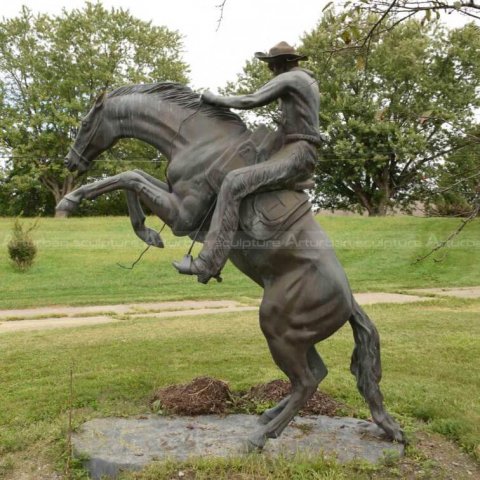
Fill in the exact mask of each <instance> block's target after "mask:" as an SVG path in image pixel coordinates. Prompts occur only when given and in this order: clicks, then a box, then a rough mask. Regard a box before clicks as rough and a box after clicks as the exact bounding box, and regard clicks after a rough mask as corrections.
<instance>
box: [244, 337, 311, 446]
mask: <svg viewBox="0 0 480 480" xmlns="http://www.w3.org/2000/svg"><path fill="white" fill-rule="evenodd" d="M267 341H268V346H269V347H270V352H271V353H272V357H273V359H274V360H275V363H276V364H277V365H278V366H279V367H280V368H281V369H282V370H283V372H284V373H285V374H286V375H287V376H288V378H289V379H290V382H291V383H292V393H291V394H290V396H289V397H287V398H286V399H285V400H284V401H283V402H280V403H281V406H280V405H279V406H278V408H279V410H280V411H279V413H278V414H277V415H276V416H275V417H274V418H273V419H271V420H270V421H269V422H268V423H267V424H266V425H264V426H262V427H261V428H260V429H259V430H258V431H256V432H255V433H254V434H253V435H252V436H250V437H249V438H248V448H249V449H250V450H254V449H261V448H263V446H264V445H265V442H266V441H267V438H277V437H278V436H279V435H280V434H281V433H282V432H283V430H284V429H285V427H286V426H287V425H288V424H289V423H290V421H291V420H292V419H293V417H294V416H295V415H296V414H297V412H298V411H299V410H300V409H301V408H302V407H303V406H304V405H305V403H306V402H307V401H308V399H309V398H310V397H311V396H312V395H313V393H314V392H315V391H316V389H317V386H318V380H317V378H316V377H315V375H314V374H313V372H312V370H311V369H310V366H309V363H308V360H307V350H308V348H306V347H305V346H303V345H294V343H293V342H288V341H286V340H285V339H283V338H281V337H280V338H279V337H276V338H267Z"/></svg>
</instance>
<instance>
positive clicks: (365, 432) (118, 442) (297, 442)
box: [73, 415, 404, 479]
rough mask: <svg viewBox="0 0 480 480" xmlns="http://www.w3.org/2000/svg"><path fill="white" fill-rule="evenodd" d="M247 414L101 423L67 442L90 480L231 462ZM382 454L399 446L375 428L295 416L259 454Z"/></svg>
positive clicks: (252, 425)
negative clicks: (194, 462) (156, 467)
mask: <svg viewBox="0 0 480 480" xmlns="http://www.w3.org/2000/svg"><path fill="white" fill-rule="evenodd" d="M257 420H258V417H256V416H253V415H228V416H224V417H222V416H218V415H203V416H197V417H161V416H156V415H148V416H145V417H141V418H135V419H125V418H101V419H97V420H91V421H89V422H87V423H85V424H84V425H83V426H82V428H81V429H80V431H79V432H78V433H76V434H75V435H74V437H73V446H74V451H75V454H76V455H77V456H82V457H84V456H86V457H87V458H88V460H86V463H85V464H86V467H87V469H88V471H89V472H90V475H91V477H92V478H93V479H100V478H101V477H102V476H103V475H105V476H110V477H112V478H115V476H116V475H117V474H118V473H119V472H120V471H121V470H140V469H142V468H143V467H145V466H146V465H148V464H149V463H151V462H153V461H161V460H165V459H167V458H169V459H172V458H173V459H177V460H180V461H181V460H185V459H187V458H191V457H206V456H208V457H233V456H240V455H243V454H244V453H243V452H244V441H245V439H246V438H247V437H248V436H249V435H250V434H252V432H254V431H255V429H257V428H258V427H259V425H258V424H257ZM386 451H390V452H391V451H393V452H395V454H397V455H400V456H401V455H403V453H404V447H403V445H401V444H397V443H391V442H389V441H387V440H385V437H384V434H383V432H382V430H381V429H380V428H378V427H377V426H376V425H375V424H373V423H370V422H366V421H362V420H358V419H354V418H346V417H335V418H331V417H325V416H312V417H303V418H302V417H298V418H297V419H296V420H295V421H294V422H292V423H291V424H290V425H289V426H288V428H287V429H285V431H284V432H283V434H282V435H281V437H280V438H278V439H272V440H269V441H268V442H267V445H266V446H265V449H264V450H263V452H264V454H265V455H272V456H274V455H280V454H283V455H294V454H296V453H299V454H302V455H315V456H318V455H326V456H333V457H336V458H337V460H338V461H339V462H348V461H351V460H354V459H362V460H366V461H369V462H372V463H376V462H378V461H379V460H380V459H382V458H383V456H384V454H385V452H386Z"/></svg>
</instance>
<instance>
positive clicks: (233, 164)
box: [205, 125, 315, 241]
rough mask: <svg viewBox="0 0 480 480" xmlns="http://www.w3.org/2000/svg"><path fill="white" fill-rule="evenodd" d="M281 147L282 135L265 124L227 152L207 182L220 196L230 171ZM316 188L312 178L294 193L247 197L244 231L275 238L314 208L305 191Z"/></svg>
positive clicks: (261, 237)
mask: <svg viewBox="0 0 480 480" xmlns="http://www.w3.org/2000/svg"><path fill="white" fill-rule="evenodd" d="M280 147H281V138H280V136H279V135H278V134H277V133H276V132H272V131H270V130H269V129H268V128H267V127H265V126H263V125H261V126H260V127H259V128H257V129H256V130H255V131H254V132H248V133H246V134H245V135H244V136H243V137H242V138H240V140H239V141H238V142H237V143H236V144H235V145H232V146H231V147H230V148H229V149H227V150H226V151H225V152H224V153H223V155H221V156H220V157H219V158H218V159H217V160H216V161H215V162H214V163H213V164H212V165H211V166H210V167H209V168H208V170H207V171H206V173H205V175H206V179H207V181H208V183H209V184H210V186H211V187H212V188H213V190H214V191H215V192H217V193H218V192H219V190H220V186H221V185H222V182H223V179H224V178H225V176H226V175H227V173H228V172H230V171H232V170H235V169H237V168H242V167H246V166H249V165H255V164H257V163H260V162H263V161H265V160H267V159H268V158H270V156H271V155H272V154H273V153H275V152H276V151H277V150H278V149H279V148H280ZM314 185H315V183H314V181H313V179H312V180H309V181H307V182H302V183H298V184H296V185H295V186H294V188H293V189H292V190H275V191H271V192H262V193H255V194H252V195H249V196H247V197H245V198H244V199H243V201H242V203H241V205H240V228H241V229H242V230H243V231H244V232H245V233H246V234H247V235H249V236H250V237H252V238H254V239H255V240H260V241H265V240H270V239H273V238H275V237H276V236H277V235H278V234H279V233H281V232H284V231H286V230H288V229H289V228H290V227H291V226H292V225H293V224H294V223H295V222H296V221H297V220H299V219H300V218H301V217H302V216H303V215H305V214H306V213H307V212H308V211H310V209H311V205H310V202H309V199H308V195H307V194H306V193H305V192H304V190H307V189H309V188H313V186H314Z"/></svg>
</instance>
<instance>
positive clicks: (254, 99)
mask: <svg viewBox="0 0 480 480" xmlns="http://www.w3.org/2000/svg"><path fill="white" fill-rule="evenodd" d="M287 77H288V75H286V74H283V75H279V76H278V77H275V78H273V79H272V80H270V81H269V82H268V83H266V84H265V85H264V86H263V87H262V88H260V89H259V90H257V91H256V92H255V93H251V94H249V95H239V96H236V97H223V96H221V95H215V94H213V93H212V92H208V91H207V92H205V93H204V94H203V95H202V100H203V101H205V102H206V103H209V104H210V105H218V106H219V107H229V108H238V109H241V110H242V109H244V110H247V109H249V108H255V107H263V106H264V105H267V104H269V103H270V102H273V101H274V100H276V99H277V98H280V97H281V96H282V95H283V94H285V93H286V91H287V90H288V86H289V82H288V78H287Z"/></svg>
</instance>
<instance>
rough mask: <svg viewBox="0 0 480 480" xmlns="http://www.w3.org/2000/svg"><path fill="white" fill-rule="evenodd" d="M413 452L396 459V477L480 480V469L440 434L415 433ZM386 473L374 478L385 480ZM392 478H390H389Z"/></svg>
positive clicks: (394, 465) (377, 474)
mask: <svg viewBox="0 0 480 480" xmlns="http://www.w3.org/2000/svg"><path fill="white" fill-rule="evenodd" d="M411 440H412V447H413V452H412V453H407V456H406V457H404V458H400V459H394V460H393V462H392V465H389V464H388V462H386V465H385V466H387V467H389V466H390V467H392V468H394V469H395V470H396V472H397V478H402V479H404V480H417V479H432V480H433V479H435V480H467V479H468V480H480V467H479V465H478V464H477V463H476V462H475V460H473V459H472V458H471V457H469V456H468V455H467V454H466V453H464V452H462V451H461V450H460V449H459V448H458V446H456V445H455V444H454V443H453V442H451V441H449V440H447V439H445V438H444V437H442V436H441V435H439V434H435V433H427V432H423V431H420V432H416V433H415V434H414V436H413V438H412V439H411ZM384 478H386V477H385V474H384V471H382V470H380V471H379V472H375V473H374V474H373V476H372V479H375V480H377V479H378V480H383V479H384ZM387 478H390V477H387Z"/></svg>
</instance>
